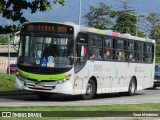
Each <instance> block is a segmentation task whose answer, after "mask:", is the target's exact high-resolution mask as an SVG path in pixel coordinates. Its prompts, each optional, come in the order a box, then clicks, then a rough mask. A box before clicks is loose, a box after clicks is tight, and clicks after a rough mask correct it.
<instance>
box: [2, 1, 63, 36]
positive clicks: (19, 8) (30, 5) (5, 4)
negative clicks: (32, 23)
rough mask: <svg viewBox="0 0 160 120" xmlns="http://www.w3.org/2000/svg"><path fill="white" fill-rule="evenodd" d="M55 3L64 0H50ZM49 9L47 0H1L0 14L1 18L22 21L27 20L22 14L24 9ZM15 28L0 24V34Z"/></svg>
mask: <svg viewBox="0 0 160 120" xmlns="http://www.w3.org/2000/svg"><path fill="white" fill-rule="evenodd" d="M52 1H53V2H54V3H55V4H61V5H64V2H65V1H64V0H52ZM49 9H51V2H50V1H49V0H1V1H0V15H1V16H2V17H3V18H6V19H11V20H12V21H18V22H19V23H23V22H26V21H28V20H27V19H26V18H25V16H24V15H23V12H24V10H30V11H31V13H32V14H33V13H35V12H37V11H42V12H43V11H46V10H49ZM15 29H16V25H10V26H4V27H3V26H0V34H5V33H11V32H13V31H14V30H15Z"/></svg>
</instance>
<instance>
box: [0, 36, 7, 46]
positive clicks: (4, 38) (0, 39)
mask: <svg viewBox="0 0 160 120" xmlns="http://www.w3.org/2000/svg"><path fill="white" fill-rule="evenodd" d="M4 43H8V36H7V35H0V44H4Z"/></svg>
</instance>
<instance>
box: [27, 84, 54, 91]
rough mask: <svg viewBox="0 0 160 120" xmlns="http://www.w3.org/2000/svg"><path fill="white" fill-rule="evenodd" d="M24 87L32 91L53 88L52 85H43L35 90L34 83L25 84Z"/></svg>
mask: <svg viewBox="0 0 160 120" xmlns="http://www.w3.org/2000/svg"><path fill="white" fill-rule="evenodd" d="M24 85H25V86H26V87H28V88H29V89H34V90H52V89H54V88H55V86H54V85H44V86H43V88H37V87H35V85H36V84H35V83H25V84H24Z"/></svg>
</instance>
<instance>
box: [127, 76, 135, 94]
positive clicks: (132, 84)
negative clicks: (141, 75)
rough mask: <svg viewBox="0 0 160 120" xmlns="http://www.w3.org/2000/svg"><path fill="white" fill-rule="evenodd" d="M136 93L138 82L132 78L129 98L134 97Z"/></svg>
mask: <svg viewBox="0 0 160 120" xmlns="http://www.w3.org/2000/svg"><path fill="white" fill-rule="evenodd" d="M135 91H136V80H135V78H132V79H131V81H130V83H129V88H128V93H127V94H128V95H129V96H133V95H134V94H135Z"/></svg>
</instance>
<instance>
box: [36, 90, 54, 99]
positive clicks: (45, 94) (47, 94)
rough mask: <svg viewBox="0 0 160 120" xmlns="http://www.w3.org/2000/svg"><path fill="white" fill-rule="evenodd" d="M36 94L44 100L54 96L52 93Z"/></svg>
mask: <svg viewBox="0 0 160 120" xmlns="http://www.w3.org/2000/svg"><path fill="white" fill-rule="evenodd" d="M36 95H37V96H38V97H39V98H41V99H43V100H47V99H49V98H50V97H51V96H52V93H45V92H36Z"/></svg>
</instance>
